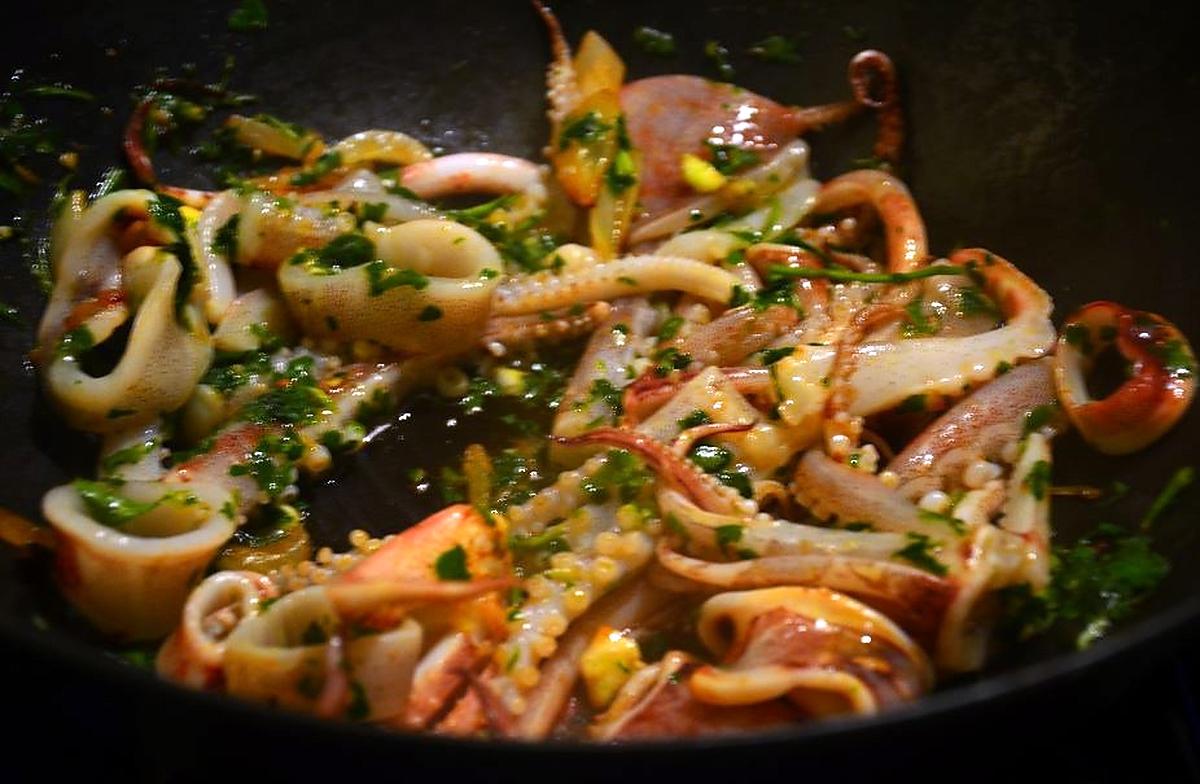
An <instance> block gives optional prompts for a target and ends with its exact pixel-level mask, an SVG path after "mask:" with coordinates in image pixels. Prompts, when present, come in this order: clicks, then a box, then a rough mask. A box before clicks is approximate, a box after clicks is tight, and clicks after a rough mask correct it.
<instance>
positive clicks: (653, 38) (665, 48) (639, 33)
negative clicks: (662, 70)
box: [633, 25, 678, 57]
mask: <svg viewBox="0 0 1200 784" xmlns="http://www.w3.org/2000/svg"><path fill="white" fill-rule="evenodd" d="M633 42H634V43H635V44H637V45H638V46H639V47H641V49H642V51H643V52H646V53H647V54H653V55H658V56H659V57H670V56H672V55H674V54H675V53H676V52H677V51H678V50H677V49H676V48H675V36H673V35H671V34H670V33H667V32H663V31H662V30H656V29H655V28H653V27H646V26H645V25H643V26H641V27H639V28H637V29H636V30H634V31H633Z"/></svg>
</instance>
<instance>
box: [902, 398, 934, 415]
mask: <svg viewBox="0 0 1200 784" xmlns="http://www.w3.org/2000/svg"><path fill="white" fill-rule="evenodd" d="M926 398H927V396H926V395H924V394H916V395H909V396H908V397H906V398H904V399H903V400H901V401H900V405H898V406H896V413H897V414H915V413H920V412H921V411H924V410H925V409H926V407H927V403H926Z"/></svg>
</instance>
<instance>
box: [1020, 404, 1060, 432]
mask: <svg viewBox="0 0 1200 784" xmlns="http://www.w3.org/2000/svg"><path fill="white" fill-rule="evenodd" d="M1057 414H1058V404H1057V403H1045V404H1043V405H1040V406H1037V407H1036V408H1034V409H1033V410H1032V411H1030V412H1029V413H1027V414H1026V415H1025V424H1024V425H1023V426H1022V428H1021V436H1022V437H1025V436H1027V435H1029V434H1030V433H1036V432H1037V431H1039V430H1041V429H1042V428H1043V427H1045V426H1046V425H1048V424H1050V423H1051V422H1053V421H1054V418H1055V417H1056V416H1057Z"/></svg>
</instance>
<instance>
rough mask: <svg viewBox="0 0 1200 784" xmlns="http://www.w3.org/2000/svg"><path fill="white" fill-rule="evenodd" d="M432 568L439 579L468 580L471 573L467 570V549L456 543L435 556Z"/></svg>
mask: <svg viewBox="0 0 1200 784" xmlns="http://www.w3.org/2000/svg"><path fill="white" fill-rule="evenodd" d="M433 570H434V572H436V573H437V577H438V579H439V580H444V581H463V580H470V579H471V573H470V572H469V571H467V551H466V550H464V549H463V546H462V545H461V544H456V545H454V546H453V547H451V548H450V549H449V550H447V551H446V552H444V553H442V554H441V555H439V556H438V557H437V560H436V561H435V562H434V564H433Z"/></svg>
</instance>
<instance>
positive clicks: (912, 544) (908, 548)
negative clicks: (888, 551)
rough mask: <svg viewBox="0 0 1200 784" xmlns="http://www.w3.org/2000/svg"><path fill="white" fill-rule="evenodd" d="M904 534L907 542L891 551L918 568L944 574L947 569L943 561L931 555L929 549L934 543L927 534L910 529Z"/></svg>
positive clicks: (931, 548)
mask: <svg viewBox="0 0 1200 784" xmlns="http://www.w3.org/2000/svg"><path fill="white" fill-rule="evenodd" d="M905 536H906V538H907V539H908V544H906V545H905V546H904V547H901V548H900V549H899V550H897V551H896V552H895V553H893V555H894V556H896V557H897V558H903V559H904V560H906V561H908V562H909V563H911V564H912V565H913V566H915V567H917V568H918V569H924V570H925V571H927V572H931V573H932V574H936V575H937V576H939V577H942V576H944V575H945V574H946V572H947V571H949V570H948V569H947V568H946V565H945V564H944V563H942V562H941V561H939V560H938V559H937V558H934V557H933V554H932V552H931V551H932V550H933V547H934V544H933V542H932V541H930V539H929V537H928V536H926V535H925V534H918V533H914V532H912V531H910V532H908V533H907V534H906V535H905Z"/></svg>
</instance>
